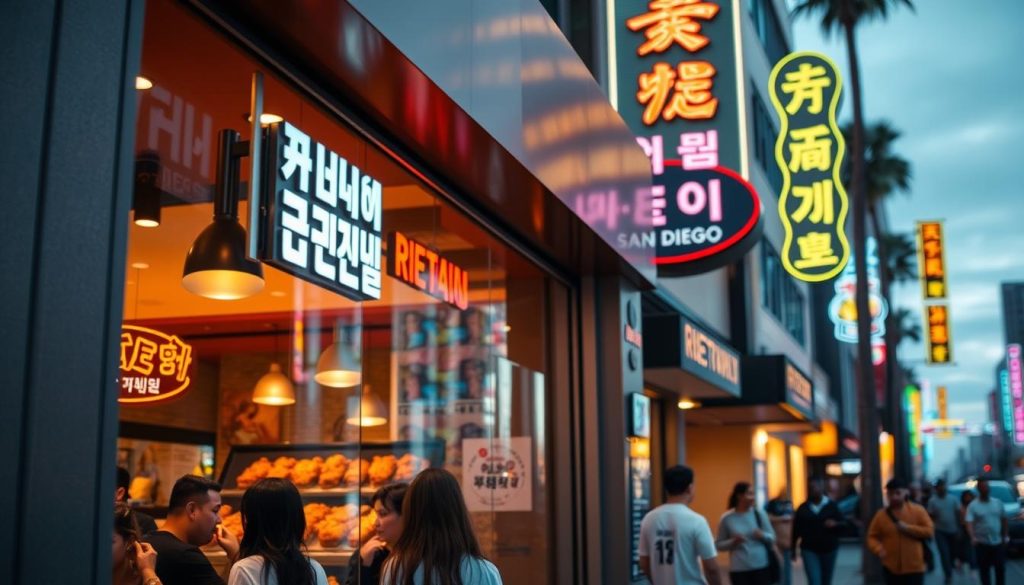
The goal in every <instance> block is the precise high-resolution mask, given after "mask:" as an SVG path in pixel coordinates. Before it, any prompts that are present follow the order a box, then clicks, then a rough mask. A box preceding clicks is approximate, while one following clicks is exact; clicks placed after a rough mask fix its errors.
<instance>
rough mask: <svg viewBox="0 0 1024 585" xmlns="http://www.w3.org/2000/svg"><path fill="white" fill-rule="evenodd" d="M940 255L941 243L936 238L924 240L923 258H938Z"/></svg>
mask: <svg viewBox="0 0 1024 585" xmlns="http://www.w3.org/2000/svg"><path fill="white" fill-rule="evenodd" d="M941 256H942V243H941V242H939V241H938V240H926V241H925V243H924V257H925V258H939V257H941Z"/></svg>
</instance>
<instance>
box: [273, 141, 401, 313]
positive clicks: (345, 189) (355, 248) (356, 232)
mask: <svg viewBox="0 0 1024 585" xmlns="http://www.w3.org/2000/svg"><path fill="white" fill-rule="evenodd" d="M267 152H268V153H269V157H268V161H267V175H268V178H269V180H267V181H266V189H267V192H266V194H265V195H264V204H265V205H266V208H267V217H266V225H265V228H264V231H263V233H262V234H261V244H262V256H261V259H262V260H263V261H264V262H266V263H268V264H270V265H271V266H273V267H275V268H278V269H280V270H283V271H285V272H288V273H290V274H292V275H294V276H296V277H298V278H301V279H303V280H306V281H308V282H311V283H313V284H315V285H318V286H321V287H323V288H326V289H328V290H331V291H333V292H336V293H338V294H340V295H343V296H345V297H348V298H350V299H353V300H357V301H361V300H369V299H379V298H380V287H381V215H382V209H381V184H380V181H378V180H376V179H374V178H373V177H371V176H369V175H366V174H363V172H362V171H360V169H359V168H358V167H357V166H355V165H354V164H351V163H350V162H349V161H347V160H345V159H344V158H342V157H340V156H338V155H337V154H336V153H334V152H331V151H330V150H328V149H327V148H325V147H324V145H323V144H320V143H318V142H316V141H315V140H312V139H311V138H310V137H309V135H307V134H305V133H304V132H302V131H301V130H299V129H298V128H296V127H295V126H293V125H291V124H289V123H288V122H281V123H277V124H273V125H271V127H270V132H269V136H268V147H267Z"/></svg>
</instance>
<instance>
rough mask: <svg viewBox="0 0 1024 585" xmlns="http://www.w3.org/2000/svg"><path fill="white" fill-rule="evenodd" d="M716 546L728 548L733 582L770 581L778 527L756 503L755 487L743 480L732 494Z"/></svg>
mask: <svg viewBox="0 0 1024 585" xmlns="http://www.w3.org/2000/svg"><path fill="white" fill-rule="evenodd" d="M715 546H716V547H717V548H718V550H720V551H729V582H730V583H732V585H770V584H771V582H772V580H771V571H770V570H769V563H770V562H771V559H770V558H769V557H768V555H769V554H775V531H774V530H772V524H771V522H769V521H768V518H766V517H764V518H763V517H762V514H761V512H759V511H758V510H757V508H755V507H754V488H753V487H752V486H751V485H750V484H749V483H747V482H745V481H741V482H739V483H737V484H736V485H735V486H733V488H732V494H730V495H729V511H728V512H726V513H725V514H724V515H723V516H722V519H721V521H719V523H718V539H717V540H716V541H715Z"/></svg>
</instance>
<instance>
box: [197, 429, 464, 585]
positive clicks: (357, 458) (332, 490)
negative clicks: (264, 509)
mask: <svg viewBox="0 0 1024 585" xmlns="http://www.w3.org/2000/svg"><path fill="white" fill-rule="evenodd" d="M444 456H445V445H444V442H443V441H441V440H425V441H390V442H368V441H367V442H362V443H320V444H304V445H289V444H275V445H239V446H234V447H232V448H231V451H230V453H229V454H228V458H227V461H226V462H225V464H224V467H223V469H222V470H221V475H220V484H221V485H222V486H223V490H222V491H221V498H222V499H223V502H224V506H223V508H222V510H221V516H222V518H223V523H224V527H225V528H227V529H228V530H231V531H232V532H234V533H235V535H236V536H238V537H239V539H241V537H242V520H241V513H240V512H239V508H240V504H241V501H242V496H243V494H244V493H245V490H246V488H248V487H249V486H251V485H253V484H254V483H256V482H257V481H259V480H260V479H263V478H265V477H283V478H287V479H289V480H291V481H292V483H294V484H295V485H296V487H298V488H299V493H300V494H301V495H302V501H303V504H304V512H305V514H306V547H307V550H308V551H309V555H310V557H312V558H314V559H316V560H317V561H319V562H320V564H321V565H323V566H324V569H325V570H326V571H327V573H328V575H331V576H335V577H337V578H343V577H344V568H345V566H347V564H348V561H349V557H350V556H351V555H352V553H353V552H354V551H355V550H356V548H358V546H359V544H360V543H361V542H365V541H366V539H367V538H370V537H371V536H373V530H374V529H373V524H374V519H375V518H374V512H373V511H372V509H371V508H370V506H369V503H370V499H371V496H372V495H373V493H374V492H376V491H377V490H378V489H380V488H381V487H383V486H385V485H389V484H393V483H398V482H409V481H412V479H413V477H415V476H416V474H417V473H419V472H420V471H421V470H423V469H426V468H427V467H442V466H443V465H444ZM205 552H206V554H207V556H208V557H210V560H211V562H212V563H213V564H214V565H215V566H218V565H220V566H223V565H224V564H226V562H227V558H226V557H225V555H224V553H223V552H222V551H220V549H219V548H214V549H210V550H205Z"/></svg>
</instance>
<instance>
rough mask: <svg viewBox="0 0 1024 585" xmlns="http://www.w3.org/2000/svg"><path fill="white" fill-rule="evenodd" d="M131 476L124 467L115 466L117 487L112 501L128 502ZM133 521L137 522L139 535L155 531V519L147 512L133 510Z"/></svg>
mask: <svg viewBox="0 0 1024 585" xmlns="http://www.w3.org/2000/svg"><path fill="white" fill-rule="evenodd" d="M131 479H132V476H131V474H130V473H128V470H127V469H125V468H124V467H118V468H117V489H115V490H114V503H115V504H117V503H119V502H124V503H126V504H127V503H128V485H129V484H130V483H131ZM134 512H135V521H136V522H137V523H138V524H139V536H146V535H147V534H149V533H151V532H156V520H153V517H152V516H150V515H149V514H144V513H142V512H139V511H138V510H135V511H134Z"/></svg>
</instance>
